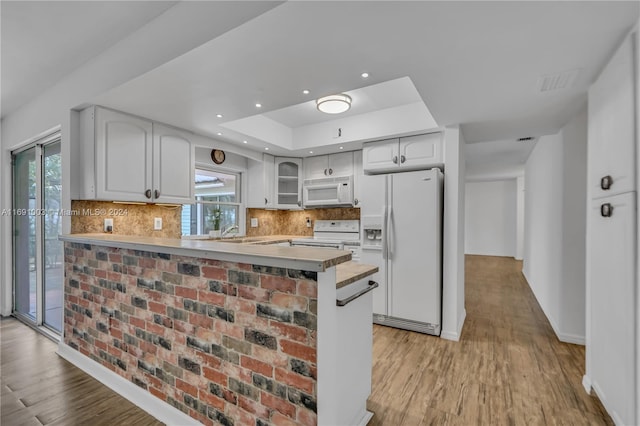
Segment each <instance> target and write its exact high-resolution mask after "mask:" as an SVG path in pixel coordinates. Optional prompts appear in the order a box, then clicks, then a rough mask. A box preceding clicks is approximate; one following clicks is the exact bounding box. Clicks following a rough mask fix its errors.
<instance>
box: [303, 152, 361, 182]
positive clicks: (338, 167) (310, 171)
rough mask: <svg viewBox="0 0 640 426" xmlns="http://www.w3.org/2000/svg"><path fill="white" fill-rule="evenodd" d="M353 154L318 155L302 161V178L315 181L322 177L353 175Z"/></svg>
mask: <svg viewBox="0 0 640 426" xmlns="http://www.w3.org/2000/svg"><path fill="white" fill-rule="evenodd" d="M353 171H354V164H353V152H340V153H337V154H329V155H318V156H315V157H306V158H305V159H304V178H305V179H317V178H324V177H329V176H331V177H336V176H351V175H353Z"/></svg>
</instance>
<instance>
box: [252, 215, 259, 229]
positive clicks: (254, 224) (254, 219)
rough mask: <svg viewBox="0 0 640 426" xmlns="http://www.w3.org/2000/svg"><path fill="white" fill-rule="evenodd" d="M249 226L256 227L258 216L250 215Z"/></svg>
mask: <svg viewBox="0 0 640 426" xmlns="http://www.w3.org/2000/svg"><path fill="white" fill-rule="evenodd" d="M251 227H252V228H257V227H258V218H257V217H252V218H251Z"/></svg>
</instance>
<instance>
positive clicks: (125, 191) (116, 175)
mask: <svg viewBox="0 0 640 426" xmlns="http://www.w3.org/2000/svg"><path fill="white" fill-rule="evenodd" d="M152 155H153V124H152V123H151V121H147V120H143V119H141V118H137V117H132V116H129V115H126V114H121V113H118V112H115V111H111V110H107V109H102V108H95V156H96V158H95V165H96V176H95V181H96V188H95V189H96V190H95V198H96V199H99V200H116V201H141V202H150V201H151V199H152V191H153V187H152V180H153V166H152V161H151V160H152Z"/></svg>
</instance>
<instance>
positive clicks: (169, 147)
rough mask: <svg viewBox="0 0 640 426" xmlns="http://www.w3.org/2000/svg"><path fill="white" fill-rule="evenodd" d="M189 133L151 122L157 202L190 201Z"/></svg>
mask: <svg viewBox="0 0 640 426" xmlns="http://www.w3.org/2000/svg"><path fill="white" fill-rule="evenodd" d="M193 155H194V148H193V146H192V145H191V141H190V140H189V134H188V133H186V132H183V131H181V130H178V129H175V128H173V127H168V126H164V125H162V124H154V125H153V160H154V161H153V195H152V196H153V199H154V201H155V202H158V203H176V204H190V203H192V202H193V201H194V193H193V191H194V182H195V181H194V179H195V160H194V158H193Z"/></svg>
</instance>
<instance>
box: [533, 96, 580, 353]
mask: <svg viewBox="0 0 640 426" xmlns="http://www.w3.org/2000/svg"><path fill="white" fill-rule="evenodd" d="M586 130H587V115H586V106H585V108H583V109H582V110H581V112H580V113H579V114H578V115H577V116H576V117H575V118H574V119H573V120H572V121H571V122H569V123H568V124H567V125H566V126H565V127H564V128H563V129H562V131H560V132H559V133H558V134H556V135H551V136H543V137H541V138H540V139H539V140H538V143H537V144H536V147H535V148H534V149H533V151H532V153H531V155H530V156H529V159H528V160H527V163H526V167H525V177H526V181H525V238H524V240H525V241H524V242H525V243H524V265H523V273H524V275H525V276H526V278H527V281H528V282H529V285H530V286H531V290H532V291H533V293H534V294H535V296H536V298H537V299H538V303H540V306H541V307H542V310H543V311H544V313H545V314H546V316H547V318H548V319H549V322H550V323H551V325H552V327H553V329H554V330H555V332H556V334H557V335H558V338H559V339H560V340H562V341H566V342H572V343H579V344H584V336H585V280H584V270H585V239H584V234H585V232H586V149H587V138H586Z"/></svg>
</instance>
